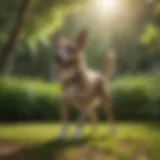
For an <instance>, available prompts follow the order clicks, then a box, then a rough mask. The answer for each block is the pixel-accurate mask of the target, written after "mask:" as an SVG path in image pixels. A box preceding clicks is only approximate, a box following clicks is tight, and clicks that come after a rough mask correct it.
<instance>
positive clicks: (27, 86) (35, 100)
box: [0, 76, 160, 121]
mask: <svg viewBox="0 0 160 160" xmlns="http://www.w3.org/2000/svg"><path fill="white" fill-rule="evenodd" d="M159 80H160V77H152V78H151V77H147V76H137V77H131V76H130V77H129V76H128V77H127V76H126V77H123V78H120V79H117V80H114V81H113V82H112V83H111V85H110V91H111V94H112V99H113V105H114V110H115V114H116V118H117V119H119V120H160V86H159ZM59 94H60V90H59V85H58V84H46V83H44V82H42V81H30V80H26V79H16V78H1V79H0V121H26V120H31V121H33V120H43V121H44V120H59V117H60V116H59V113H60V103H59ZM76 116H77V112H76V111H75V110H73V109H72V111H71V114H70V118H71V119H75V117H76ZM100 117H101V119H103V117H104V115H103V111H102V110H100Z"/></svg>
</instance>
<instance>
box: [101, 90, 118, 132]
mask: <svg viewBox="0 0 160 160" xmlns="http://www.w3.org/2000/svg"><path fill="white" fill-rule="evenodd" d="M102 97H103V107H104V109H105V111H106V115H107V118H108V123H109V132H110V133H111V134H114V133H115V118H114V113H113V106H112V100H111V98H110V96H109V94H108V93H107V92H106V91H105V92H103V95H102Z"/></svg>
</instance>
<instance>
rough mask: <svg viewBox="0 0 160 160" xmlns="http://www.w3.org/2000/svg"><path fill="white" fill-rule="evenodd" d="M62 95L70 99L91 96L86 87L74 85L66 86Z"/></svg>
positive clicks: (85, 98) (80, 99) (83, 99)
mask: <svg viewBox="0 0 160 160" xmlns="http://www.w3.org/2000/svg"><path fill="white" fill-rule="evenodd" d="M63 94H64V97H65V98H67V99H69V100H71V101H85V100H87V99H89V98H90V97H91V91H90V90H88V89H87V88H84V87H82V88H80V87H77V86H75V85H71V86H69V87H67V88H66V89H65V90H64V92H63Z"/></svg>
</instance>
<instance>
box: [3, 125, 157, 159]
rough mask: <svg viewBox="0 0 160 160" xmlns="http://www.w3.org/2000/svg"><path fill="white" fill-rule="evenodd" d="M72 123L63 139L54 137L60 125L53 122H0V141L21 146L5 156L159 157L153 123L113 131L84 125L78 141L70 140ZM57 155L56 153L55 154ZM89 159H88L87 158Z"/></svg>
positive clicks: (64, 157) (118, 127) (67, 157)
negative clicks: (93, 130) (109, 132)
mask: <svg viewBox="0 0 160 160" xmlns="http://www.w3.org/2000/svg"><path fill="white" fill-rule="evenodd" d="M74 128H75V126H74V125H73V124H71V125H70V132H69V135H68V137H67V138H66V139H65V140H61V141H60V140H59V141H58V140H55V136H56V135H57V134H58V131H59V129H60V125H58V124H53V123H43V124H42V123H39V124H38V123H30V124H26V123H18V124H0V142H2V143H5V142H6V143H7V142H14V143H18V144H19V143H20V144H22V145H23V147H22V150H21V151H19V152H18V153H15V154H13V155H11V156H9V157H8V159H11V160H12V159H15V157H17V158H16V159H20V160H32V159H40V160H41V159H45V160H51V159H55V160H63V159H64V160H77V159H78V156H82V155H83V152H84V150H85V152H87V154H88V156H94V158H95V157H96V156H97V159H98V160H100V159H106V157H112V158H113V159H115V160H131V159H133V158H134V157H135V156H142V154H144V155H145V156H147V157H148V159H151V160H159V159H160V152H159V148H160V127H159V126H158V125H153V124H139V123H128V124H123V123H119V124H118V125H117V134H116V135H115V136H111V135H109V134H108V128H107V126H106V125H104V124H99V126H98V127H97V129H96V130H95V132H94V133H93V132H92V133H90V126H85V128H84V132H83V135H82V137H81V139H80V140H79V141H74V140H73V139H72V136H71V135H72V133H73V130H74ZM58 155H59V156H58ZM89 159H92V158H89Z"/></svg>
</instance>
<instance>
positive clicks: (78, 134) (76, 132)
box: [73, 127, 82, 140]
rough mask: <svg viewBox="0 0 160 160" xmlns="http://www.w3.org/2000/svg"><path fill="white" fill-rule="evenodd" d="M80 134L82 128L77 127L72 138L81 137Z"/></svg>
mask: <svg viewBox="0 0 160 160" xmlns="http://www.w3.org/2000/svg"><path fill="white" fill-rule="evenodd" d="M81 134H82V128H81V127H77V129H76V131H75V133H74V135H73V139H74V140H78V139H79V138H80V137H81Z"/></svg>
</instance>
